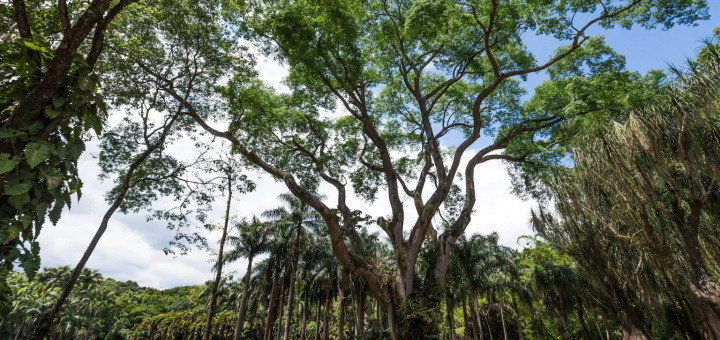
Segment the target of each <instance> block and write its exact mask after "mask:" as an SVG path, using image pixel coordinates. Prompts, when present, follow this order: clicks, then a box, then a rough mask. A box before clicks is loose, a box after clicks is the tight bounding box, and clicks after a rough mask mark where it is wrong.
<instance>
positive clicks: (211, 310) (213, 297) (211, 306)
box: [202, 173, 232, 340]
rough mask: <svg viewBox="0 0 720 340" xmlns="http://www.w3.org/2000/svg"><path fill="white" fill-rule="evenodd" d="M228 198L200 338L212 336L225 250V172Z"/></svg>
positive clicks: (207, 339)
mask: <svg viewBox="0 0 720 340" xmlns="http://www.w3.org/2000/svg"><path fill="white" fill-rule="evenodd" d="M227 175H228V177H227V180H228V182H227V186H228V198H227V205H226V207H225V223H224V224H223V232H222V236H221V237H220V250H218V257H217V265H216V266H217V272H216V273H215V281H213V285H212V290H211V291H210V303H208V308H207V309H208V311H207V312H208V313H207V319H205V328H204V329H203V335H202V340H210V338H211V337H212V335H211V332H210V329H211V327H212V321H213V317H214V316H215V303H217V291H218V287H219V286H220V280H221V279H222V268H223V255H224V253H223V252H224V251H225V238H227V232H228V224H229V223H230V203H231V202H232V176H231V175H230V174H229V173H228V174H227Z"/></svg>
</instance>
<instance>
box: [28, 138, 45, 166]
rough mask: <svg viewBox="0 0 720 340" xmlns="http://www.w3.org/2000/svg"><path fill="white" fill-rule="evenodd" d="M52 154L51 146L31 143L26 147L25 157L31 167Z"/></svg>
mask: <svg viewBox="0 0 720 340" xmlns="http://www.w3.org/2000/svg"><path fill="white" fill-rule="evenodd" d="M49 155H50V148H49V147H48V146H47V144H44V143H30V144H28V145H27V146H26V147H25V158H26V160H27V163H28V164H29V165H30V167H31V168H34V167H35V166H37V165H38V164H40V163H42V162H43V161H45V159H47V157H48V156H49Z"/></svg>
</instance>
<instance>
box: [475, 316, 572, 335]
mask: <svg viewBox="0 0 720 340" xmlns="http://www.w3.org/2000/svg"><path fill="white" fill-rule="evenodd" d="M485 324H486V325H487V326H488V334H490V340H493V334H492V328H490V320H489V318H488V317H487V316H486V317H485ZM481 327H482V326H481ZM481 331H482V330H481ZM568 339H569V338H568Z"/></svg>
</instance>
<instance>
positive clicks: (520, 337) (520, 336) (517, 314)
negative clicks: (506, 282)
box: [511, 294, 524, 340]
mask: <svg viewBox="0 0 720 340" xmlns="http://www.w3.org/2000/svg"><path fill="white" fill-rule="evenodd" d="M511 297H512V304H513V310H514V311H515V327H516V328H517V332H518V340H523V338H524V335H523V330H522V319H520V308H518V305H517V300H516V299H515V295H513V294H511Z"/></svg>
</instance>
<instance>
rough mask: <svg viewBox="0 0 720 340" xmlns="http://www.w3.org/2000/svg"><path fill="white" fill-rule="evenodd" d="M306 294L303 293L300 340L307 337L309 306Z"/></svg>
mask: <svg viewBox="0 0 720 340" xmlns="http://www.w3.org/2000/svg"><path fill="white" fill-rule="evenodd" d="M308 302H309V301H308V293H307V292H305V299H304V301H303V311H302V327H301V328H300V340H305V337H306V336H307V321H308V313H309V306H308Z"/></svg>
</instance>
